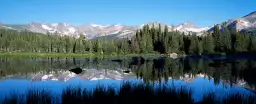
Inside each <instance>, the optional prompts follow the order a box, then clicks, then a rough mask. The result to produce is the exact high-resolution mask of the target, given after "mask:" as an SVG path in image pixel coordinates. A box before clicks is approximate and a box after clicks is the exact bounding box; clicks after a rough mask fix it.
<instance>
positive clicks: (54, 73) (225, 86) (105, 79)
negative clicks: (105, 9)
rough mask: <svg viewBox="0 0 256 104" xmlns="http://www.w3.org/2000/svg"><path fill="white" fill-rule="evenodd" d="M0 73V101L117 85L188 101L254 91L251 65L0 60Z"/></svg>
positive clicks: (201, 60)
mask: <svg viewBox="0 0 256 104" xmlns="http://www.w3.org/2000/svg"><path fill="white" fill-rule="evenodd" d="M76 67H81V68H82V70H83V71H82V72H81V73H79V74H75V73H73V72H70V71H69V69H72V68H76ZM0 72H1V73H0V78H1V79H0V89H3V90H1V91H0V92H1V94H0V96H5V94H8V92H10V91H14V90H15V91H23V90H25V89H27V88H29V87H31V86H32V87H39V88H41V87H42V88H49V89H50V90H56V92H59V93H60V91H61V89H62V88H64V87H66V86H69V85H79V86H83V87H86V88H93V87H95V86H96V85H97V84H109V85H112V84H116V85H120V83H122V81H127V80H128V81H143V82H144V83H159V82H160V83H168V84H170V85H174V86H181V85H186V86H188V87H190V88H193V90H195V93H194V96H197V97H198V96H199V95H200V94H202V93H204V92H207V91H210V90H211V91H214V92H215V93H219V94H220V95H221V94H222V93H224V92H234V91H238V92H243V93H251V92H254V91H256V90H255V84H256V80H254V79H255V77H256V76H255V75H256V60H254V59H232V60H216V59H215V60H212V59H205V58H178V59H169V58H164V57H162V58H149V59H143V58H142V57H137V58H122V59H98V58H93V59H87V58H86V59H74V58H71V59H69V58H65V59H61V58H48V59H44V58H42V59H38V58H36V59H15V58H14V59H11V58H2V59H1V63H0ZM17 84H19V86H20V87H17V86H18V85H17ZM22 86H23V87H22ZM57 90H58V91H57ZM195 99H199V98H195Z"/></svg>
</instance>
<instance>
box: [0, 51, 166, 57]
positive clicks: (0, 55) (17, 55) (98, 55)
mask: <svg viewBox="0 0 256 104" xmlns="http://www.w3.org/2000/svg"><path fill="white" fill-rule="evenodd" d="M134 56H142V57H157V56H164V54H132V53H131V54H99V53H20V52H8V53H0V57H31V58H37V57H40V58H44V57H46V58H49V57H64V58H65V57H85V58H111V57H113V58H116V57H134Z"/></svg>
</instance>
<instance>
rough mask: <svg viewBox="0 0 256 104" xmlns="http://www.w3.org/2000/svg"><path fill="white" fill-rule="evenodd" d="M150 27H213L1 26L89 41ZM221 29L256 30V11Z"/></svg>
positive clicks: (187, 26)
mask: <svg viewBox="0 0 256 104" xmlns="http://www.w3.org/2000/svg"><path fill="white" fill-rule="evenodd" d="M145 25H149V27H150V28H152V27H154V28H159V26H161V29H162V30H164V27H165V26H167V27H168V30H169V31H180V32H184V33H185V34H188V33H196V34H197V35H201V34H202V33H204V32H205V31H208V30H211V29H212V27H213V26H208V27H197V26H196V25H194V24H192V23H189V22H185V23H182V24H179V25H168V24H164V23H159V22H151V23H146V24H142V25H137V26H126V25H123V24H113V25H100V24H93V23H92V24H86V25H81V26H74V25H70V24H67V23H38V22H31V23H29V24H21V25H15V24H1V23H0V28H5V29H13V30H29V31H32V32H38V33H43V34H47V33H50V34H54V33H58V34H60V35H69V36H75V37H78V36H79V35H85V36H86V37H87V39H94V38H96V37H105V36H108V37H111V38H130V37H131V36H133V35H134V33H135V32H136V31H137V30H139V29H141V28H142V27H143V26H145ZM218 25H219V26H220V27H223V26H224V27H234V28H236V29H237V30H238V31H241V30H256V11H255V12H252V13H250V14H248V15H246V16H244V17H241V18H238V19H233V20H229V21H226V22H223V23H220V24H218Z"/></svg>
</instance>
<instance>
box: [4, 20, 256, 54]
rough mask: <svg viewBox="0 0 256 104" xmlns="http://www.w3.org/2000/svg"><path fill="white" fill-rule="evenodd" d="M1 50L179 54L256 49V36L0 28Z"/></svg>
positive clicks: (226, 32) (158, 29)
mask: <svg viewBox="0 0 256 104" xmlns="http://www.w3.org/2000/svg"><path fill="white" fill-rule="evenodd" d="M0 52H42V53H100V54H127V53H136V54H138V53H144V54H147V53H162V54H164V53H179V54H198V55H201V54H216V53H226V54H232V53H240V52H256V36H255V35H254V34H252V33H246V32H238V31H236V30H235V29H232V28H227V27H222V28H221V29H220V28H219V26H214V28H213V30H212V31H211V32H205V33H203V34H202V35H200V36H198V35H196V34H195V33H189V34H185V33H181V32H179V31H168V27H167V26H165V27H164V28H163V27H162V26H161V25H160V24H159V26H154V25H153V26H152V27H150V26H149V25H145V26H144V27H143V28H142V29H140V30H138V31H137V32H136V33H135V35H134V36H133V37H132V38H129V39H128V38H124V39H114V40H107V39H97V38H96V39H93V40H88V39H86V37H85V36H84V35H80V36H79V38H75V37H73V36H61V35H58V34H57V33H55V34H50V33H48V34H47V35H45V34H40V33H34V32H29V31H16V30H7V29H1V30H0Z"/></svg>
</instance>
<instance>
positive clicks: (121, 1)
mask: <svg viewBox="0 0 256 104" xmlns="http://www.w3.org/2000/svg"><path fill="white" fill-rule="evenodd" d="M255 5H256V0H1V3H0V7H1V9H0V22H3V23H8V24H13V23H15V24H22V23H29V22H32V21H34V22H46V23H56V22H66V23H70V24H73V25H81V24H87V23H96V24H116V23H121V24H126V25H140V24H143V23H147V22H154V21H158V22H164V23H167V24H170V25H171V24H174V25H176V24H179V23H182V22H186V21H187V22H192V23H194V24H196V25H198V26H208V25H213V24H217V23H219V22H223V21H225V20H228V19H232V18H238V17H242V16H244V15H246V14H249V13H251V12H253V11H256V6H255Z"/></svg>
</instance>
